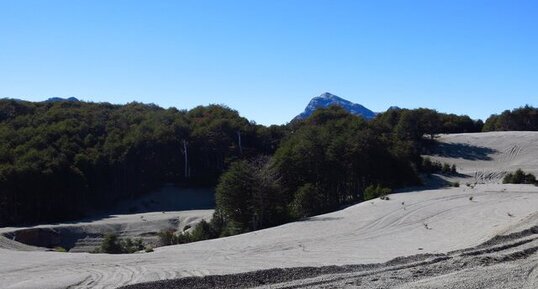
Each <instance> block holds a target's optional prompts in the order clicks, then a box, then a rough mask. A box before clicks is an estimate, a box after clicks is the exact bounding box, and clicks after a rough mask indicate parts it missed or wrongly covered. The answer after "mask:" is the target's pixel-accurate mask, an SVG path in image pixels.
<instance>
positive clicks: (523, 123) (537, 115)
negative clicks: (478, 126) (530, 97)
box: [484, 105, 538, 131]
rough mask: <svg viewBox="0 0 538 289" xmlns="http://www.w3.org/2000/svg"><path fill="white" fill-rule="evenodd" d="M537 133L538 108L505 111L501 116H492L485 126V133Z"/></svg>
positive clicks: (527, 107) (525, 107) (526, 107)
mask: <svg viewBox="0 0 538 289" xmlns="http://www.w3.org/2000/svg"><path fill="white" fill-rule="evenodd" d="M510 130H511V131H518V130H519V131H536V130H538V108H535V107H532V106H528V105H526V106H524V107H520V108H516V109H513V110H512V111H510V110H505V111H504V112H503V113H501V114H500V115H498V114H494V115H492V116H490V117H489V118H488V119H487V120H486V123H485V124H484V131H510Z"/></svg>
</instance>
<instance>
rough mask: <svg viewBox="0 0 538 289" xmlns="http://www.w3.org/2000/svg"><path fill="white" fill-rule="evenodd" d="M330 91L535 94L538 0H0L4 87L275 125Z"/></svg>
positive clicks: (499, 104)
mask: <svg viewBox="0 0 538 289" xmlns="http://www.w3.org/2000/svg"><path fill="white" fill-rule="evenodd" d="M326 91H328V92H331V93H333V94H336V95H338V96H341V97H343V98H346V99H349V100H351V101H353V102H357V103H360V104H362V105H364V106H366V107H368V108H370V109H372V110H374V111H383V110H385V109H387V108H388V107H389V106H392V105H397V106H400V107H406V108H416V107H429V108H434V109H437V110H439V111H442V112H454V113H458V114H468V115H470V116H471V117H473V118H486V117H487V116H489V115H490V114H491V113H498V112H501V111H502V110H504V109H511V108H514V107H519V106H521V105H525V104H530V105H534V106H538V1H524V0H521V1H520V0H506V1H493V0H487V1H480V0H462V1H459V0H447V1H443V0H436V1H432V0H427V1H410V0H402V1H380V0H375V1H359V0H350V1H343V0H338V1H336V0H326V1H317V0H304V1H299V0H270V1H261V0H260V1H234V0H230V1H203V0H192V1H181V0H175V1H158V0H156V1H151V0H147V1H133V0H106V1H97V0H91V1H90V0H87V1H82V0H67V1H55V0H47V1H42V0H39V1H26V0H0V97H9V98H22V99H26V100H44V99H46V98H49V97H71V96H74V97H77V98H79V99H83V100H88V101H95V102H102V101H106V102H111V103H126V102H130V101H139V102H145V103H156V104H158V105H160V106H163V107H170V106H174V107H177V108H192V107H194V106H196V105H205V104H210V103H218V104H226V105H228V106H230V107H232V108H234V109H237V110H238V111H239V112H240V113H241V115H243V116H245V117H247V118H249V119H252V120H255V121H256V122H258V123H262V124H272V123H285V122H287V121H289V120H290V119H291V118H292V117H294V116H295V115H296V114H298V113H299V112H301V111H302V110H303V109H304V107H305V106H306V104H307V103H308V101H309V100H310V99H311V98H312V97H314V96H317V95H319V94H321V93H323V92H326Z"/></svg>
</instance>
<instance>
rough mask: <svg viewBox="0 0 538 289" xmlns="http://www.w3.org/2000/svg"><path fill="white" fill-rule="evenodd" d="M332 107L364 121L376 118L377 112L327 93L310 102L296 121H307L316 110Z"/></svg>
mask: <svg viewBox="0 0 538 289" xmlns="http://www.w3.org/2000/svg"><path fill="white" fill-rule="evenodd" d="M332 105H337V106H340V107H342V108H343V109H345V110H347V111H348V112H349V113H351V114H354V115H357V116H361V117H363V118H364V119H372V118H374V117H375V116H376V113H375V112H373V111H371V110H369V109H368V108H366V107H364V106H362V105H360V104H358V103H353V102H351V101H349V100H346V99H343V98H341V97H338V96H336V95H334V94H331V93H329V92H325V93H323V94H321V95H320V96H317V97H314V98H313V99H312V100H310V102H309V103H308V105H307V106H306V108H305V110H304V111H303V112H302V113H301V114H299V115H298V116H296V117H295V119H306V118H308V117H309V116H310V115H311V114H312V113H313V112H314V111H316V109H318V108H327V107H329V106H332Z"/></svg>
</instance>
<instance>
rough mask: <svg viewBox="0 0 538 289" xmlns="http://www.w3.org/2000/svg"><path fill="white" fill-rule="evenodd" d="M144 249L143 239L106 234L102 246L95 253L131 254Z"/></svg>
mask: <svg viewBox="0 0 538 289" xmlns="http://www.w3.org/2000/svg"><path fill="white" fill-rule="evenodd" d="M144 249H145V247H144V243H143V242H142V239H136V240H132V239H130V238H125V239H121V238H119V237H118V236H117V235H114V234H107V235H105V238H104V239H103V242H102V243H101V246H100V247H99V248H97V249H96V250H94V251H93V253H107V254H131V253H135V252H138V251H142V250H144Z"/></svg>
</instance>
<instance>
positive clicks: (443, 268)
mask: <svg viewBox="0 0 538 289" xmlns="http://www.w3.org/2000/svg"><path fill="white" fill-rule="evenodd" d="M438 140H439V141H441V142H442V145H441V146H440V151H439V153H438V154H436V155H433V156H431V157H432V158H433V159H436V160H439V161H441V162H447V163H450V164H456V166H457V169H458V173H459V175H458V176H456V177H454V178H451V179H449V180H450V181H459V183H460V187H457V188H456V187H451V188H448V187H447V188H441V189H431V190H425V189H417V190H415V191H410V192H402V193H395V194H391V195H390V200H380V199H375V200H371V201H366V202H363V203H360V204H357V205H354V206H350V207H348V208H345V209H343V210H340V211H337V212H333V213H329V214H325V215H320V216H316V217H312V218H309V219H307V220H304V221H300V222H294V223H289V224H285V225H282V226H278V227H274V228H270V229H265V230H260V231H256V232H251V233H247V234H243V235H237V236H232V237H227V238H221V239H215V240H208V241H202V242H197V243H191V244H185V245H176V246H168V247H160V248H156V249H155V251H154V252H152V253H135V254H125V255H108V254H90V253H60V252H53V251H43V249H41V248H37V247H32V246H28V245H24V244H20V243H18V242H16V241H13V240H10V239H9V238H6V237H3V238H0V288H6V289H7V288H118V287H122V286H125V285H130V284H137V285H133V286H129V287H130V288H236V287H243V288H254V287H259V288H301V287H304V288H335V287H337V288H342V287H343V288H538V269H537V268H538V187H536V186H532V185H503V184H501V180H502V177H503V176H504V174H505V173H506V172H510V171H515V170H516V169H518V168H521V169H523V170H524V171H526V172H531V173H534V174H538V132H492V133H473V134H455V135H442V136H440V137H439V138H438ZM471 197H472V198H471ZM210 215H211V210H198V211H184V212H166V213H162V212H145V213H138V214H131V215H128V214H125V215H121V216H111V217H109V218H105V219H101V220H95V221H92V222H88V221H86V222H80V223H76V222H75V223H70V224H63V225H43V226H39V227H42V228H51V227H55V226H56V227H58V226H59V227H65V226H78V227H79V228H86V229H85V230H88V231H91V230H101V231H102V230H104V229H103V227H106V226H117V227H118V228H119V229H118V228H115V229H116V230H120V231H122V232H123V234H120V235H122V236H140V235H143V234H144V233H147V232H158V231H159V230H161V229H162V228H163V227H166V226H169V225H170V224H173V226H176V227H177V228H182V227H183V226H184V225H186V224H192V223H195V222H197V221H199V220H201V219H207V218H209V217H210ZM21 229H24V228H0V233H3V234H4V235H6V236H8V235H9V233H10V232H13V231H14V230H21ZM395 258H396V259H395ZM334 265H336V266H334ZM314 267H315V268H314ZM274 268H287V269H285V270H281V269H276V270H268V269H274ZM247 272H249V273H247ZM239 273H241V274H239ZM243 273H244V274H243ZM214 275H225V276H214ZM203 276H206V277H203ZM184 277H188V278H184ZM199 277H201V278H199ZM177 278H182V279H177ZM169 279H174V280H169ZM159 280H169V281H161V282H156V283H155V282H153V283H146V284H138V283H142V282H150V281H159Z"/></svg>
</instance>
